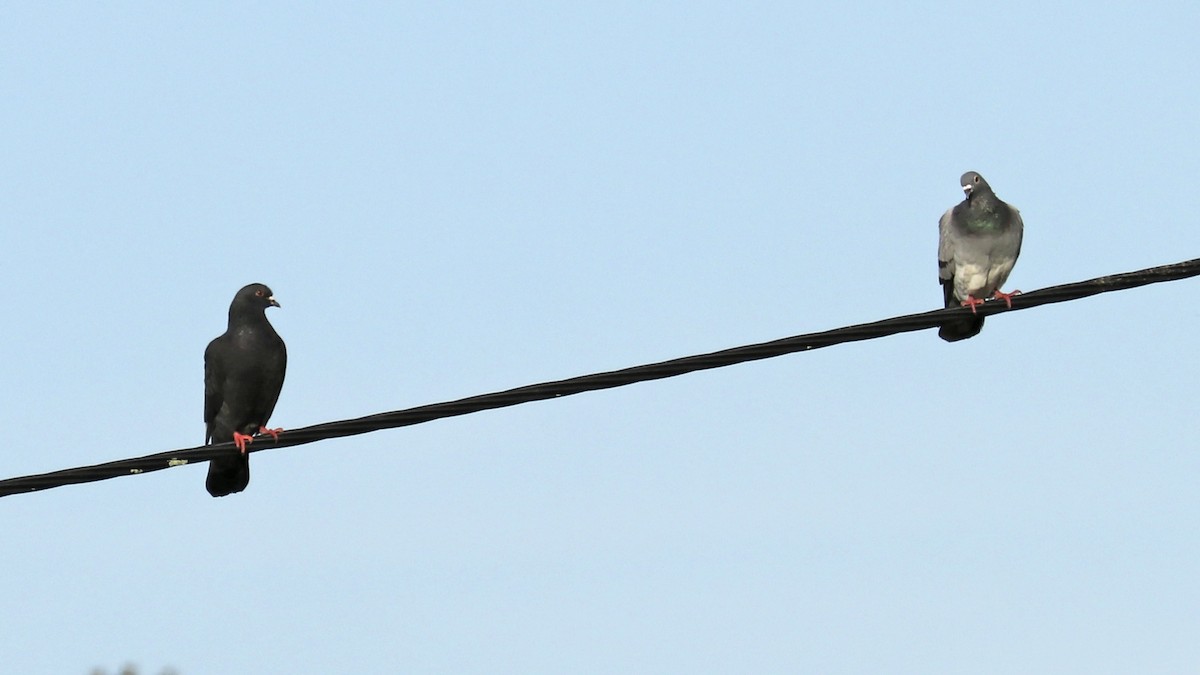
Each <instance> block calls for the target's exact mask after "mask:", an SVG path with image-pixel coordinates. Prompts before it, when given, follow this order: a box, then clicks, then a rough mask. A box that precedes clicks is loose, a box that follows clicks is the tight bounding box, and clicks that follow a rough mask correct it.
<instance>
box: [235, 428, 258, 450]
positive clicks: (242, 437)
mask: <svg viewBox="0 0 1200 675" xmlns="http://www.w3.org/2000/svg"><path fill="white" fill-rule="evenodd" d="M253 440H254V437H253V436H247V435H246V434H239V433H238V432H236V431H235V432H233V444H234V445H236V446H237V449H238V450H239V451H240V452H241V453H242V454H243V455H244V454H246V446H247V445H250V443H251V442H252V441H253Z"/></svg>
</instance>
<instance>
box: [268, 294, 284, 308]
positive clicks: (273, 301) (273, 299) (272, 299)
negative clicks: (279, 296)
mask: <svg viewBox="0 0 1200 675" xmlns="http://www.w3.org/2000/svg"><path fill="white" fill-rule="evenodd" d="M267 302H269V303H271V306H272V307H283V305H281V304H279V301H278V300H276V299H275V296H273V295H272V296H271V297H269V298H267Z"/></svg>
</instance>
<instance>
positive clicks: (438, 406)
mask: <svg viewBox="0 0 1200 675" xmlns="http://www.w3.org/2000/svg"><path fill="white" fill-rule="evenodd" d="M1198 275H1200V258H1197V259H1195V260H1188V261H1185V262H1180V263H1175V264H1174V265H1163V266H1161V267H1152V268H1149V269H1144V270H1139V271H1137V272H1126V273H1124V274H1114V275H1111V276H1106V277H1098V278H1096V279H1089V280H1087V281H1080V282H1076V283H1072V284H1064V285H1061V286H1051V287H1049V288H1043V289H1041V290H1038V291H1033V292H1030V293H1023V294H1021V295H1018V296H1016V297H1014V298H1013V299H1012V309H1011V310H1009V309H1007V308H1006V307H1005V305H1004V303H1003V302H1000V301H994V300H993V301H989V302H987V303H985V304H984V305H982V306H981V307H979V309H978V312H979V315H980V316H991V315H993V314H998V313H1005V312H1009V311H1019V310H1023V309H1030V308H1033V307H1040V306H1041V305H1049V304H1053V303H1056V302H1067V301H1070V300H1079V299H1081V298H1086V297H1090V296H1093V295H1098V294H1100V293H1108V292H1111V291H1121V290H1125V289H1129V288H1137V287H1139V286H1145V285H1147V284H1155V283H1160V282H1164V281H1178V280H1180V279H1187V278H1190V277H1194V276H1198ZM969 311H970V310H969V309H965V308H961V307H955V308H952V309H939V310H935V311H932V312H924V313H921V314H909V315H906V316H898V317H894V318H891V319H884V320H882V321H875V322H873V323H865V324H859V325H855V326H847V327H844V328H836V329H833V330H827V331H823V332H820V333H809V334H807V335H797V336H795V337H789V338H783V339H781V340H773V341H771V342H763V343H760V344H754V345H746V346H743V347H734V348H732V349H723V350H721V351H717V352H711V353H709V354H698V355H696V356H685V357H682V358H678V359H671V360H669V361H661V362H659V363H651V364H647V365H642V366H633V367H632V368H624V369H622V370H613V371H609V372H606V373H596V374H593V375H582V376H579V377H571V378H568V379H565V380H557V381H554V382H543V383H541V384H531V385H528V386H524V387H517V388H516V389H509V390H507V391H500V392H495V393H491V394H482V395H479V396H471V397H469V398H463V399H458V400H456V401H446V402H443V403H432V404H429V405H423V406H418V407H416V408H409V409H407V410H397V411H394V412H385V413H379V414H376V415H368V416H366V417H359V418H357V419H350V420H341V421H337V422H326V423H324V424H316V425H313V426H310V427H303V428H301V429H291V430H288V431H285V432H284V433H282V434H281V435H280V436H279V440H278V441H277V442H271V441H266V440H265V439H259V440H258V441H257V442H256V443H254V445H252V446H251V448H250V451H251V452H256V451H259V450H268V449H272V448H286V447H289V446H293V445H303V444H305V443H315V442H316V441H323V440H326V439H330V438H339V437H342V436H355V435H358V434H365V433H370V432H372V431H379V430H382V429H394V428H397V427H406V426H411V425H413V424H421V423H423V422H429V421H432V420H436V419H442V418H445V417H455V416H458V415H467V414H470V413H474V412H480V411H483V410H492V409H495V408H505V407H508V406H513V405H518V404H521V403H529V402H532V401H542V400H546V399H551V398H559V397H562V396H570V395H572V394H580V393H583V392H585V391H598V390H601V389H611V388H613V387H623V386H625V385H627V384H634V383H637V382H648V381H651V380H661V379H664V378H668V377H675V376H677V375H683V374H686V373H692V372H696V371H698V370H708V369H710V368H722V367H725V366H731V365H735V364H738V363H745V362H747V361H757V360H760V359H769V358H772V357H776V356H782V355H784V354H791V353H794V352H805V351H809V350H812V349H819V348H821V347H828V346H830V345H836V344H841V343H844V342H856V341H859V340H873V339H875V338H881V337H887V336H889V335H896V334H897V333H908V332H912V331H918V330H925V329H927V328H936V327H938V326H940V325H941V324H942V323H943V322H945V321H949V320H953V319H961V318H963V317H964V316H965V315H966V313H967V312H969ZM233 450H234V446H233V443H221V444H219V445H205V446H199V447H195V448H186V449H182V450H169V451H167V452H158V453H155V454H153V455H146V456H144V457H136V458H133V459H123V460H118V461H115V462H105V463H104V464H95V465H92V466H84V467H77V468H73V469H63V470H61V471H52V472H50V473H43V474H37V475H32V476H20V477H17V478H9V479H6V480H0V497H7V496H8V495H13V494H20V493H25V492H34V491H37V490H47V489H50V488H54V487H60V486H63V485H73V484H76V483H90V482H92V481H98V480H106V479H109V478H116V477H118V476H129V475H134V474H140V473H148V472H150V471H159V470H161V469H168V468H171V467H174V466H183V465H186V464H192V463H195V462H203V461H206V460H210V459H212V458H214V457H218V456H221V455H224V454H226V453H229V452H232V451H233Z"/></svg>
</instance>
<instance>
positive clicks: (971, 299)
mask: <svg viewBox="0 0 1200 675" xmlns="http://www.w3.org/2000/svg"><path fill="white" fill-rule="evenodd" d="M982 304H983V300H980V299H979V298H977V297H975V296H973V295H968V296H967V299H966V300H963V301H962V306H963V307H970V308H971V313H972V314H974V313H975V308H976V307H978V306H980V305H982Z"/></svg>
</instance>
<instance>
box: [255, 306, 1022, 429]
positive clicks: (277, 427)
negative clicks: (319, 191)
mask: <svg viewBox="0 0 1200 675" xmlns="http://www.w3.org/2000/svg"><path fill="white" fill-rule="evenodd" d="M1017 292H1018V293H1019V292H1020V291H1017ZM281 432H283V427H275V428H274V429H268V428H266V427H262V426H260V427H259V428H258V433H260V434H266V435H268V436H270V437H271V438H274V439H275V442H276V443H278V442H279V434H280V433H281Z"/></svg>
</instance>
